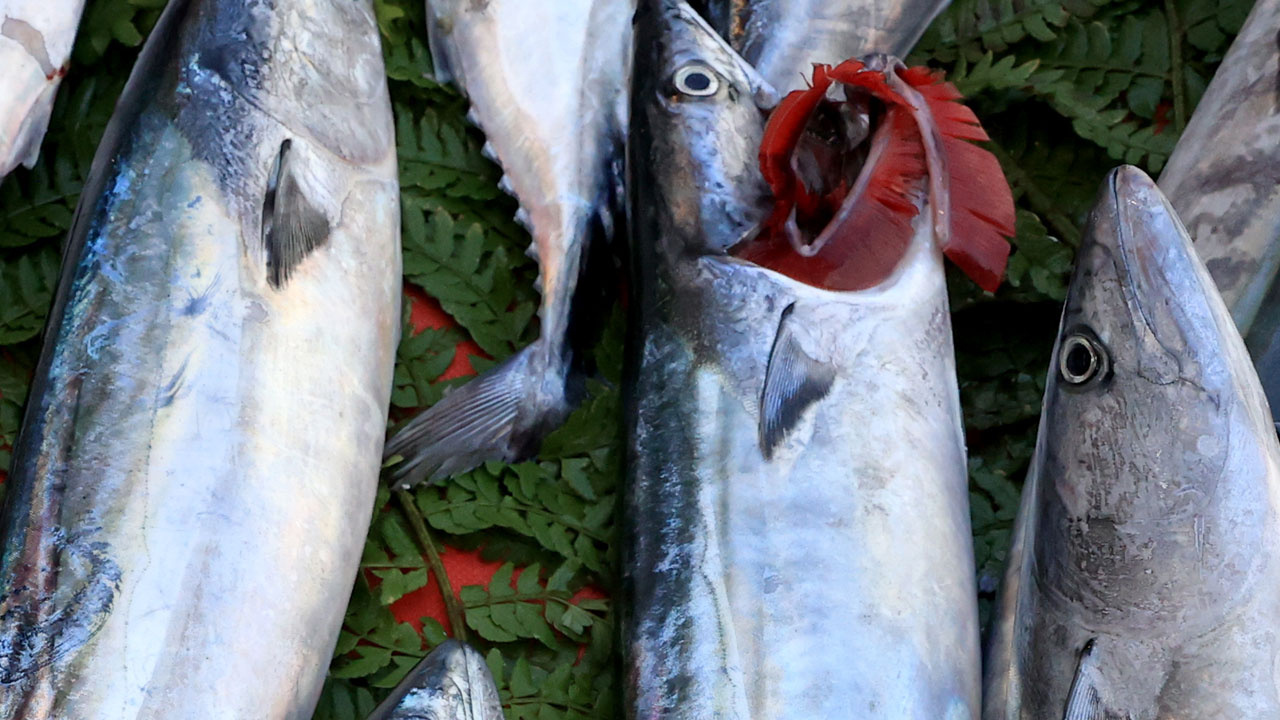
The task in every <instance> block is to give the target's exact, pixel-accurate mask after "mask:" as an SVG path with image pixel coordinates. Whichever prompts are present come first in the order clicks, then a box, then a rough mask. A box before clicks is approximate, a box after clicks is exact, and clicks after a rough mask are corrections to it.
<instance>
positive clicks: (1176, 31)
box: [1164, 0, 1187, 135]
mask: <svg viewBox="0 0 1280 720" xmlns="http://www.w3.org/2000/svg"><path fill="white" fill-rule="evenodd" d="M1164 12H1165V16H1166V20H1167V21H1168V24H1169V66H1170V70H1171V71H1172V74H1171V77H1170V82H1172V83H1173V129H1174V130H1177V131H1178V134H1179V135H1181V134H1182V131H1183V129H1185V128H1186V127H1187V88H1186V81H1185V80H1184V79H1183V77H1182V36H1183V35H1184V34H1186V31H1185V29H1184V28H1183V27H1182V18H1180V17H1178V6H1177V3H1175V2H1174V0H1164Z"/></svg>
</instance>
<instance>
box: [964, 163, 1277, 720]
mask: <svg viewBox="0 0 1280 720" xmlns="http://www.w3.org/2000/svg"><path fill="white" fill-rule="evenodd" d="M1054 358H1055V359H1054V362H1053V365H1052V366H1051V368H1050V370H1049V377H1048V381H1047V383H1046V390H1045V400H1044V413H1043V415H1042V416H1041V420H1040V435H1039V439H1038V441H1037V445H1036V452H1035V456H1034V458H1033V461H1032V466H1031V471H1030V475H1029V476H1028V480H1027V486H1026V488H1025V489H1024V491H1023V498H1022V507H1021V509H1020V511H1019V515H1018V524H1017V527H1016V529H1015V533H1014V545H1013V549H1012V551H1011V554H1010V562H1009V567H1008V570H1007V574H1006V577H1005V584H1004V587H1003V589H1002V591H1001V599H1000V604H999V607H998V616H997V618H996V621H995V624H994V626H993V634H992V638H991V644H990V647H989V650H988V657H987V668H986V678H985V690H986V692H985V699H984V702H985V707H984V711H983V717H984V718H986V720H1014V719H1015V718H1016V719H1019V720H1044V719H1045V718H1064V717H1065V718H1068V719H1069V720H1103V719H1104V718H1127V719H1129V720H1174V719H1175V718H1205V719H1208V718H1272V717H1280V683H1278V682H1277V675H1276V673H1275V660H1276V657H1277V656H1280V638H1278V637H1277V636H1276V632H1275V628H1276V626H1277V624H1278V623H1280V563H1277V562H1276V558H1277V557H1280V445H1278V444H1277V441H1276V433H1275V430H1274V429H1273V428H1272V427H1271V419H1270V418H1271V414H1270V412H1269V411H1268V409H1267V403H1266V400H1265V399H1264V397H1263V395H1262V392H1261V388H1260V387H1259V385H1258V380H1257V377H1256V375H1255V374H1254V371H1253V365H1252V363H1251V362H1250V361H1249V356H1248V354H1247V353H1246V351H1245V347H1244V343H1243V342H1241V339H1240V335H1239V333H1237V332H1236V329H1235V326H1234V324H1233V323H1232V321H1231V317H1230V315H1228V313H1227V308H1226V306H1225V305H1224V304H1223V302H1222V299H1221V298H1220V297H1219V295H1218V293H1217V291H1216V290H1215V289H1214V286H1213V281H1212V280H1211V279H1210V276H1209V274H1208V272H1206V270H1205V268H1204V265H1203V264H1202V263H1201V262H1200V261H1199V259H1197V257H1196V255H1195V252H1194V251H1193V249H1192V246H1191V240H1190V238H1189V237H1188V235H1187V232H1186V230H1185V229H1184V228H1183V226H1182V224H1181V222H1179V220H1178V219H1177V216H1176V215H1175V214H1174V212H1173V210H1172V208H1171V207H1170V206H1169V204H1168V202H1167V201H1166V200H1165V198H1164V197H1163V196H1162V195H1161V194H1160V191H1159V190H1158V189H1157V188H1156V186H1155V184H1154V183H1153V182H1152V181H1151V179H1150V178H1148V177H1147V176H1146V175H1144V174H1143V173H1142V171H1140V170H1138V169H1136V168H1133V167H1121V168H1119V169H1117V170H1115V171H1113V172H1112V173H1111V175H1110V176H1109V177H1108V179H1107V181H1106V183H1105V184H1104V185H1103V188H1102V190H1101V192H1100V194H1099V197H1098V202H1097V205H1096V206H1095V207H1094V210H1093V214H1092V216H1091V219H1090V224H1089V227H1088V228H1087V230H1086V238H1085V240H1084V242H1083V244H1082V245H1081V247H1080V250H1079V254H1078V258H1077V261H1076V270H1075V275H1074V278H1073V279H1072V281H1071V287H1070V290H1069V292H1068V296H1067V301H1066V306H1065V307H1064V309H1063V313H1062V324H1061V329H1060V331H1059V336H1058V341H1057V344H1056V346H1055V348H1054Z"/></svg>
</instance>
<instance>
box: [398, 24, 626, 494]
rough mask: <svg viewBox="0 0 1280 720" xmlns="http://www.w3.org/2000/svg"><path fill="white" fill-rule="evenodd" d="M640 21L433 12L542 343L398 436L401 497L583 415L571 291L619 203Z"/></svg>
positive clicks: (440, 71) (520, 451)
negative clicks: (529, 281) (531, 285)
mask: <svg viewBox="0 0 1280 720" xmlns="http://www.w3.org/2000/svg"><path fill="white" fill-rule="evenodd" d="M634 9H635V0H563V1H558V2H556V3H553V4H545V3H532V2H528V1H527V0H491V1H490V2H484V3H476V2H471V1H470V0H429V2H428V3H427V11H428V27H429V30H430V35H431V51H432V56H433V57H434V58H435V68H436V72H437V75H438V76H439V77H440V79H441V80H452V81H453V82H455V83H456V84H457V85H458V87H460V88H461V89H463V91H464V92H465V93H466V95H467V97H468V98H469V100H470V102H471V114H470V117H471V119H472V120H473V121H474V122H475V123H476V124H477V125H478V126H479V127H480V129H481V130H483V131H484V133H485V135H486V137H487V139H488V140H487V144H486V150H487V153H488V154H489V155H490V156H491V157H492V158H494V159H495V160H496V161H497V162H498V163H499V165H501V166H502V169H503V173H504V174H503V179H502V182H501V185H502V187H503V188H504V189H505V190H506V191H508V192H509V193H511V194H512V195H514V196H515V197H516V199H517V200H518V201H519V203H520V211H519V214H518V215H517V217H518V219H520V220H521V221H522V222H523V223H525V225H526V226H528V228H529V229H530V231H531V233H532V235H533V246H532V248H531V252H532V254H533V255H534V256H535V258H536V259H537V260H538V270H539V274H538V284H539V287H540V289H541V291H542V305H541V309H540V310H539V319H540V320H541V328H540V333H541V334H540V335H539V337H538V339H537V340H536V341H534V342H533V343H532V344H531V345H529V346H527V347H526V348H524V349H523V350H521V351H520V352H518V353H517V354H515V355H514V356H512V357H511V358H509V359H507V360H506V361H505V362H504V363H502V364H501V365H499V366H498V367H496V368H494V369H492V370H490V371H489V372H487V373H485V374H484V375H482V376H481V377H478V378H476V379H475V380H472V381H471V382H469V383H468V384H466V385H464V386H463V387H461V388H458V389H457V390H456V391H454V392H452V393H450V394H448V395H446V396H445V397H444V398H443V399H442V400H441V401H440V402H438V403H436V404H435V405H433V406H432V407H431V408H429V409H428V410H426V411H425V412H423V413H421V414H419V415H418V416H416V417H415V418H413V419H412V420H410V421H409V423H407V424H406V425H405V426H404V427H403V428H402V429H401V430H400V431H399V432H397V433H396V435H395V436H394V437H393V438H392V439H391V440H390V442H389V443H388V444H387V448H386V452H387V456H388V457H392V456H395V455H399V456H402V457H403V458H404V461H403V462H402V463H400V464H399V465H397V466H396V467H395V468H393V470H392V476H393V478H394V479H395V480H396V481H397V482H399V483H401V484H403V485H406V486H408V485H412V484H414V483H417V482H420V481H422V480H424V479H426V478H432V479H439V478H443V477H446V476H448V475H450V474H453V473H456V472H461V471H463V470H468V469H470V468H472V467H474V466H476V465H478V464H480V463H481V462H484V461H486V460H504V461H514V460H519V459H524V458H525V457H528V456H529V455H531V454H532V453H533V452H535V451H536V450H537V448H538V446H539V444H540V443H541V440H542V438H543V436H545V435H546V433H548V432H550V431H551V430H553V429H555V428H556V427H558V426H559V425H560V424H561V423H562V422H563V421H564V419H565V418H566V417H567V416H568V414H569V412H570V410H572V409H573V407H574V405H575V404H576V396H577V395H579V394H580V391H579V390H578V388H577V387H576V385H580V384H581V382H580V381H577V378H576V373H575V372H574V364H573V353H572V347H571V345H572V343H571V342H570V333H571V327H570V325H571V322H573V321H575V320H576V319H577V315H578V314H579V313H577V312H575V311H574V307H575V305H574V299H575V289H576V288H577V287H578V285H579V276H580V274H581V273H582V272H584V271H585V270H586V269H587V264H586V263H585V262H584V259H585V254H586V252H587V246H588V243H589V242H590V241H591V240H592V237H593V236H595V237H597V238H603V237H607V236H608V235H610V234H611V232H612V226H613V222H614V221H613V217H612V208H613V205H614V204H615V202H616V200H617V198H619V197H620V195H621V190H620V188H619V183H620V173H621V158H622V154H621V146H622V145H621V144H622V141H623V137H624V128H625V122H626V111H625V103H626V94H625V92H624V90H625V87H626V82H627V77H628V74H629V66H630V62H631V43H630V37H631V17H632V14H633V13H634ZM550 37H553V38H555V40H554V42H553V43H551V44H548V42H547V40H548V38H550ZM575 381H577V382H575Z"/></svg>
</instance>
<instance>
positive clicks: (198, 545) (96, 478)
mask: <svg viewBox="0 0 1280 720" xmlns="http://www.w3.org/2000/svg"><path fill="white" fill-rule="evenodd" d="M394 153H395V150H394V130H393V126H392V120H391V108H390V103H389V99H388V96H387V88H386V78H385V72H384V70H383V65H382V54H381V50H380V46H379V39H378V31H377V27H376V24H375V22H374V16H373V10H372V7H371V4H369V3H364V2H345V1H343V2H337V1H333V2H331V1H329V0H320V1H319V2H307V3H301V2H295V1H294V0H274V1H273V2H266V3H261V2H239V1H236V0H232V1H227V2H222V1H219V2H212V1H206V0H175V1H174V2H171V3H170V5H169V7H168V8H167V9H166V10H165V12H164V14H163V15H162V17H161V20H160V22H159V24H158V25H157V26H156V29H155V31H154V32H153V33H152V35H151V37H150V38H149V39H148V41H147V44H146V46H145V47H144V49H143V51H142V54H141V57H140V59H139V61H138V64H137V65H136V66H135V68H134V72H133V74H132V75H131V77H130V81H129V84H128V85H127V86H126V89H125V93H124V95H123V96H122V98H121V100H120V103H119V104H118V106H117V110H116V113H115V115H114V116H113V118H112V120H111V123H110V124H109V125H108V128H107V131H106V135H105V137H104V140H103V142H102V144H101V145H100V147H99V150H98V153H97V156H96V158H95V160H94V164H93V169H92V171H91V174H90V177H89V180H88V182H87V183H86V187H85V190H84V193H83V194H82V196H81V199H80V204H79V207H78V209H77V213H76V219H75V221H74V224H73V229H72V231H71V235H70V238H69V241H68V245H67V251H66V255H65V258H64V264H63V276H62V279H61V284H60V287H59V290H58V293H57V296H56V300H55V304H54V307H53V310H52V311H51V313H50V320H49V325H48V327H47V328H46V337H45V347H44V351H43V354H42V356H41V360H40V364H39V366H38V369H37V372H36V377H35V381H34V384H33V387H32V392H31V396H30V399H29V401H28V407H27V411H26V417H25V420H24V423H23V428H22V432H21V435H20V436H19V438H18V441H17V444H16V447H15V452H14V459H13V472H12V473H11V474H10V476H9V483H10V486H9V491H8V496H7V498H6V506H5V511H4V514H3V516H2V517H0V538H2V539H3V556H2V558H0V716H2V717H6V718H24V719H34V718H41V719H43V718H58V719H59V720H80V719H83V720H100V719H102V718H174V719H175V720H176V719H178V718H182V719H190V718H309V717H310V716H311V713H312V710H313V708H314V705H315V702H316V698H317V696H318V694H319V692H320V688H321V683H322V681H323V679H324V674H325V670H326V668H327V665H328V662H329V660H330V656H331V654H332V651H333V647H334V643H335V641H336V639H337V633H338V630H339V626H340V624H341V621H342V615H343V609H344V605H345V601H346V599H347V598H348V596H349V593H350V589H351V583H352V580H353V578H354V576H355V573H356V570H357V566H358V562H359V557H360V552H361V548H362V546H363V543H364V537H365V533H366V530H367V527H368V522H369V518H370V512H371V505H372V502H373V497H374V493H375V489H376V485H377V476H378V470H379V465H380V462H379V460H380V457H381V450H382V442H383V436H384V432H385V423H386V413H387V406H388V400H389V395H390V389H391V378H392V368H393V363H394V353H395V347H396V342H397V335H398V330H399V298H400V282H401V280H400V255H399V237H398V231H399V205H398V187H397V180H396V177H397V176H396V164H395V154H394Z"/></svg>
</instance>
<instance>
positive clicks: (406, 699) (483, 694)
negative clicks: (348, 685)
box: [367, 640, 502, 720]
mask: <svg viewBox="0 0 1280 720" xmlns="http://www.w3.org/2000/svg"><path fill="white" fill-rule="evenodd" d="M367 720H502V705H501V704H499V702H498V688H497V686H496V685H495V684H494V682H493V675H492V674H491V673H490V672H489V666H488V665H486V664H485V661H484V656H483V655H481V654H480V652H479V651H478V650H476V649H475V648H473V647H471V646H470V645H467V644H466V643H461V642H458V641H457V640H446V641H444V642H443V643H441V644H440V645H438V646H436V648H435V649H433V650H432V651H431V652H430V653H428V654H427V656H426V657H425V658H423V660H422V662H420V663H418V665H417V666H416V667H414V668H413V669H412V670H410V671H409V674H408V675H406V676H405V678H404V680H401V681H400V684H399V685H397V686H396V688H395V689H394V690H392V691H391V694H390V695H388V696H387V699H386V700H384V701H382V704H381V705H379V706H378V707H377V709H375V710H374V711H373V713H372V714H371V715H369V717H368V718H367Z"/></svg>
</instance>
